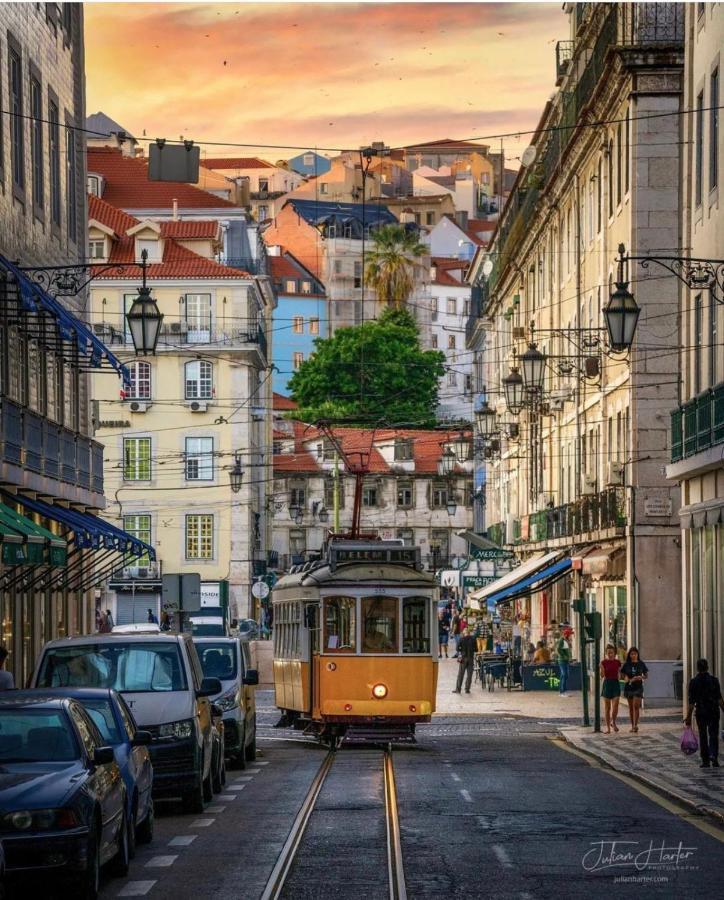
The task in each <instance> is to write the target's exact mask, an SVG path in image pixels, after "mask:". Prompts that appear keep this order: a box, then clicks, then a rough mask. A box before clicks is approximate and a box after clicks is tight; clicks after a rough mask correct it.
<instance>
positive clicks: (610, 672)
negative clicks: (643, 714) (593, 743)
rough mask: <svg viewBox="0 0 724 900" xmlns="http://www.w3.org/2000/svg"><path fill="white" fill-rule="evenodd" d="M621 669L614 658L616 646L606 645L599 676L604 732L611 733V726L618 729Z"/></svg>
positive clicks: (615, 729)
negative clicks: (604, 720) (604, 724)
mask: <svg viewBox="0 0 724 900" xmlns="http://www.w3.org/2000/svg"><path fill="white" fill-rule="evenodd" d="M620 671H621V663H620V662H619V661H618V659H617V658H616V648H615V647H614V646H613V644H608V645H607V646H606V658H605V659H602V660H601V678H602V679H603V682H602V686H601V696H602V697H603V707H604V710H605V713H606V734H611V726H612V725H613V730H614V731H618V725H617V724H616V719H617V717H618V703H619V699H620V697H621V685H620V683H619V680H618V679H619V672H620Z"/></svg>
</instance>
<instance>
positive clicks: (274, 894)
mask: <svg viewBox="0 0 724 900" xmlns="http://www.w3.org/2000/svg"><path fill="white" fill-rule="evenodd" d="M345 752H349V751H330V752H329V753H327V755H326V756H325V758H324V760H323V761H322V764H321V766H320V767H319V769H318V770H317V773H316V775H315V776H314V778H313V779H312V782H311V784H310V786H309V790H308V791H307V793H306V795H305V797H304V800H303V801H302V804H301V806H300V807H299V810H298V812H297V814H296V816H295V817H294V821H293V822H292V825H291V828H290V830H289V834H288V835H287V838H286V840H285V842H284V845H283V846H282V849H281V851H280V853H279V856H278V857H277V861H276V863H275V864H274V868H273V869H272V871H271V874H270V876H269V879H268V881H267V883H266V886H265V888H264V891H263V893H262V895H261V900H280V898H282V897H283V896H284V887H285V884H286V882H287V878H288V876H289V874H290V872H291V870H292V868H293V866H294V863H295V860H297V859H298V856H299V849H300V847H301V845H302V841H303V839H304V835H305V832H306V830H307V826H308V824H309V821H310V819H311V817H312V815H313V813H314V811H315V806H316V804H317V800H318V799H319V796H320V794H321V792H322V788H323V787H324V784H325V782H326V780H327V776H328V775H329V773H330V771H331V770H332V767H333V765H334V761H335V759H336V758H338V755H339V753H345ZM382 778H383V793H384V804H383V805H384V816H385V834H386V854H387V878H388V885H389V894H388V896H389V898H390V900H407V888H406V885H405V872H404V866H403V860H402V842H401V839H400V822H399V811H398V805H397V789H396V785H395V770H394V764H393V761H392V751H391V750H390V749H387V750H385V751H383V754H382Z"/></svg>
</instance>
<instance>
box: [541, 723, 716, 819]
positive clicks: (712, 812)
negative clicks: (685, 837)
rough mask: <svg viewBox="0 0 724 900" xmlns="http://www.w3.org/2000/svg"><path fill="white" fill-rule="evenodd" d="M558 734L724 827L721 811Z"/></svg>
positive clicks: (602, 762)
mask: <svg viewBox="0 0 724 900" xmlns="http://www.w3.org/2000/svg"><path fill="white" fill-rule="evenodd" d="M557 733H558V737H559V738H560V739H561V740H563V741H565V743H566V744H568V745H569V746H570V747H573V748H574V750H577V751H578V752H579V753H583V754H585V755H586V756H590V757H591V759H595V760H596V762H597V763H600V765H601V767H602V768H606V769H611V770H612V771H613V772H618V773H619V774H621V775H626V776H627V777H628V778H632V779H633V780H634V781H638V782H640V783H641V784H643V785H645V786H646V787H647V788H649V789H650V790H652V791H655V792H656V793H657V794H661V795H662V796H664V797H666V798H668V799H669V800H673V801H674V802H675V803H678V804H679V805H681V806H684V807H686V808H687V809H690V810H691V811H692V812H695V813H696V814H697V815H699V816H707V817H709V818H710V819H714V820H715V821H716V823H717V824H718V825H724V813H722V812H721V811H720V810H718V809H712V808H711V807H709V806H704V805H703V804H699V803H696V801H694V800H692V799H691V798H689V797H687V796H686V795H685V794H679V793H678V792H677V791H675V790H673V789H672V788H670V787H668V786H667V785H665V784H662V783H661V782H659V781H654V780H653V779H651V778H648V777H647V776H646V775H642V774H640V773H639V772H632V771H631V770H630V769H627V770H624V769H622V768H618V767H617V766H615V765H613V764H612V763H610V762H609V761H608V760H607V759H604V757H603V756H599V755H598V754H597V753H594V752H593V751H592V750H589V749H587V748H585V747H579V746H578V744H576V743H575V742H574V741H572V740H570V739H569V737H568V736H567V735H566V734H565V732H563V731H561V730H560V729H558V732H557Z"/></svg>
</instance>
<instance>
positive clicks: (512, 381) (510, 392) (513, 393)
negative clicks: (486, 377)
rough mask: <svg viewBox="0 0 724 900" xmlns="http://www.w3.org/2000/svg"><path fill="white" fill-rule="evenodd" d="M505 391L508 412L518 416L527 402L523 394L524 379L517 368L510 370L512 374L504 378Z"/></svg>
mask: <svg viewBox="0 0 724 900" xmlns="http://www.w3.org/2000/svg"><path fill="white" fill-rule="evenodd" d="M503 393H504V395H505V404H506V406H507V407H508V412H509V413H510V414H511V415H513V416H517V415H518V414H519V413H520V411H521V410H522V409H523V404H524V402H525V398H524V394H523V379H522V377H521V375H520V372H519V371H518V370H517V369H516V368H512V369H511V370H510V374H509V375H506V376H505V378H504V379H503Z"/></svg>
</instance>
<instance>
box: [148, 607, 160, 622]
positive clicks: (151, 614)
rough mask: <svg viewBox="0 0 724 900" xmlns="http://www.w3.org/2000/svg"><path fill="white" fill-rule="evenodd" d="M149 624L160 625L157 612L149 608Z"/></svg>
mask: <svg viewBox="0 0 724 900" xmlns="http://www.w3.org/2000/svg"><path fill="white" fill-rule="evenodd" d="M148 624H149V625H158V617H157V616H156V613H155V612H154V611H153V610H152V609H149V610H148Z"/></svg>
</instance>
